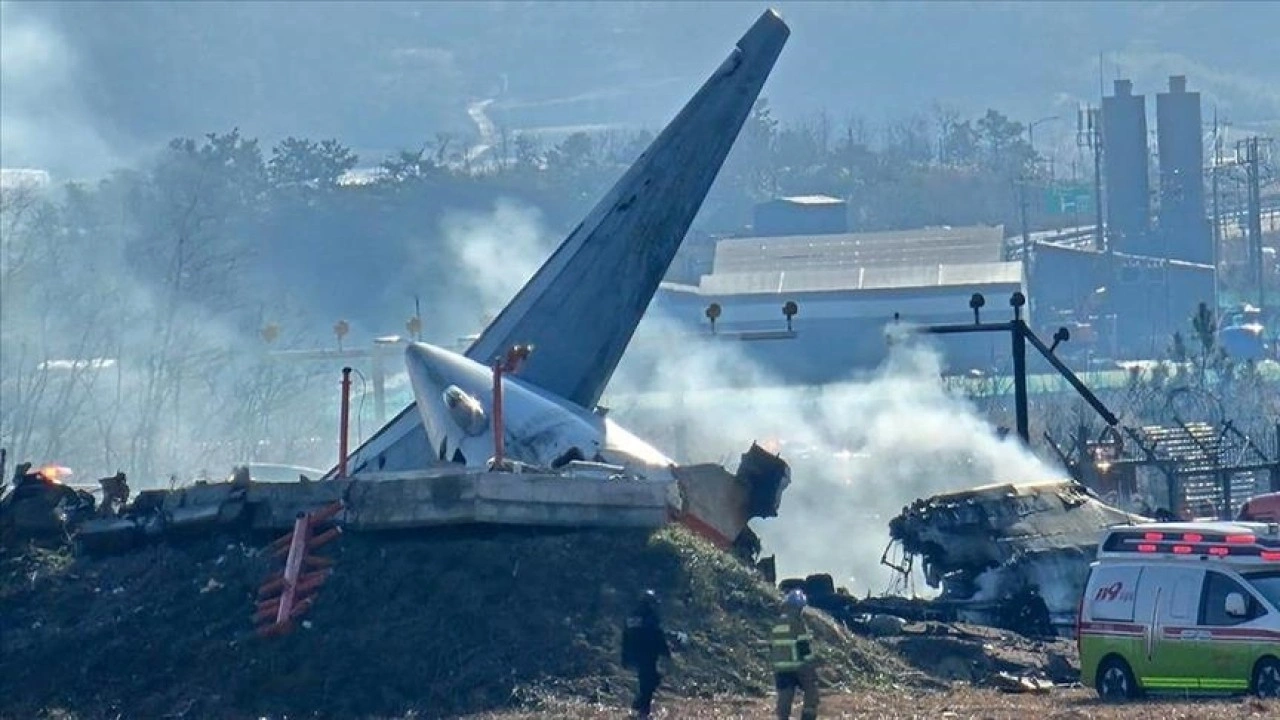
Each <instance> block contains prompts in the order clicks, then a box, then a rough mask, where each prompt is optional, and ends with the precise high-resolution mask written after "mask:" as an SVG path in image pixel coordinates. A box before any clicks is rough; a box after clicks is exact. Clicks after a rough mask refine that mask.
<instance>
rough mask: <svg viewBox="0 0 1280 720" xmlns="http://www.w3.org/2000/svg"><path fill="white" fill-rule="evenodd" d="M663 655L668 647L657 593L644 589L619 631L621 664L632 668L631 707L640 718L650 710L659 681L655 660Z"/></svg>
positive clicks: (669, 650)
mask: <svg viewBox="0 0 1280 720" xmlns="http://www.w3.org/2000/svg"><path fill="white" fill-rule="evenodd" d="M664 657H667V658H669V657H671V648H670V647H669V646H668V645H667V633H666V631H665V630H663V629H662V620H661V618H660V617H659V614H658V595H657V593H655V592H654V591H652V590H645V591H644V593H643V594H641V596H640V602H639V603H638V604H637V605H636V608H635V610H633V611H632V612H631V614H630V615H628V616H627V624H626V627H625V628H624V629H623V631H622V664H623V666H624V667H628V668H631V669H633V670H635V671H636V680H637V684H638V687H637V689H636V699H635V702H633V703H632V704H631V709H632V710H633V711H635V715H636V717H637V718H640V719H641V720H644V719H646V718H648V717H649V713H650V712H652V710H653V694H654V693H655V692H656V691H657V690H658V684H659V683H661V682H662V675H661V674H659V673H658V660H659V659H660V658H664Z"/></svg>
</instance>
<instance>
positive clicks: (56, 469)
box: [36, 465, 73, 483]
mask: <svg viewBox="0 0 1280 720" xmlns="http://www.w3.org/2000/svg"><path fill="white" fill-rule="evenodd" d="M36 474H37V475H39V476H41V477H43V478H44V479H45V480H48V481H49V482H51V483H61V482H62V478H65V477H70V476H71V475H72V474H73V473H72V472H71V468H69V467H63V466H62V465H45V466H44V467H42V468H40V469H39V470H37V471H36Z"/></svg>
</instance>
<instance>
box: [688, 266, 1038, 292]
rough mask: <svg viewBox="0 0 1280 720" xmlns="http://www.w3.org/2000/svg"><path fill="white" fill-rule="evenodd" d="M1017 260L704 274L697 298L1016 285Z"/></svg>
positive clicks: (1019, 279) (1019, 269)
mask: <svg viewBox="0 0 1280 720" xmlns="http://www.w3.org/2000/svg"><path fill="white" fill-rule="evenodd" d="M1021 282H1022V264H1021V263H1018V262H988V263H962V264H953V265H940V264H933V265H917V266H914V267H854V268H836V269H821V270H814V269H807V270H773V271H753V272H733V273H716V274H714V275H704V276H703V277H702V282H701V283H700V285H699V287H698V292H699V293H700V294H702V295H751V294H773V293H798V292H838V291H849V290H890V289H905V288H931V287H977V286H984V285H1018V284H1020V283H1021Z"/></svg>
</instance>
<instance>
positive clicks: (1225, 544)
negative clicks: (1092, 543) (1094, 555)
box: [1101, 530, 1280, 562]
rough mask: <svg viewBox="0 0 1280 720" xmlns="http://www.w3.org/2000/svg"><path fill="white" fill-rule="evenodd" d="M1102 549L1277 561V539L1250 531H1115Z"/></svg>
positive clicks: (1279, 549)
mask: <svg viewBox="0 0 1280 720" xmlns="http://www.w3.org/2000/svg"><path fill="white" fill-rule="evenodd" d="M1101 551H1102V552H1103V553H1133V552H1137V553H1143V554H1172V555H1186V556H1208V557H1215V558H1232V559H1240V560H1246V559H1248V560H1262V561H1264V562H1280V540H1276V541H1273V540H1269V539H1264V538H1259V537H1258V536H1257V535H1254V534H1250V533H1239V532H1235V533H1221V532H1209V531H1206V532H1181V531H1175V532H1167V531H1166V532H1158V531H1123V530H1122V531H1115V532H1112V533H1111V535H1110V536H1109V537H1108V538H1107V539H1106V541H1105V542H1104V543H1103V546H1102V548H1101Z"/></svg>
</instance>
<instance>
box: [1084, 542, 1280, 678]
mask: <svg viewBox="0 0 1280 720" xmlns="http://www.w3.org/2000/svg"><path fill="white" fill-rule="evenodd" d="M1076 643H1077V646H1078V648H1079V650H1080V673H1081V679H1082V680H1083V682H1084V683H1085V684H1086V685H1088V686H1090V687H1093V688H1094V689H1096V690H1097V692H1098V695H1099V696H1100V697H1101V698H1102V699H1104V700H1109V701H1121V700H1128V699H1133V698H1137V697H1140V696H1142V695H1143V694H1145V693H1147V692H1152V693H1158V692H1178V693H1186V692H1191V693H1233V692H1252V693H1254V694H1257V695H1259V696H1262V697H1280V525H1277V524H1275V523H1270V524H1264V523H1245V522H1206V523H1152V524H1145V525H1127V526H1117V527H1113V528H1111V529H1110V530H1108V531H1107V532H1106V534H1105V535H1104V537H1103V539H1102V542H1101V543H1100V544H1099V546H1098V556H1097V561H1096V562H1094V563H1093V564H1092V565H1091V566H1090V568H1089V579H1088V581H1087V582H1086V584H1085V592H1084V595H1083V597H1081V599H1080V611H1079V618H1078V621H1077V625H1076Z"/></svg>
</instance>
